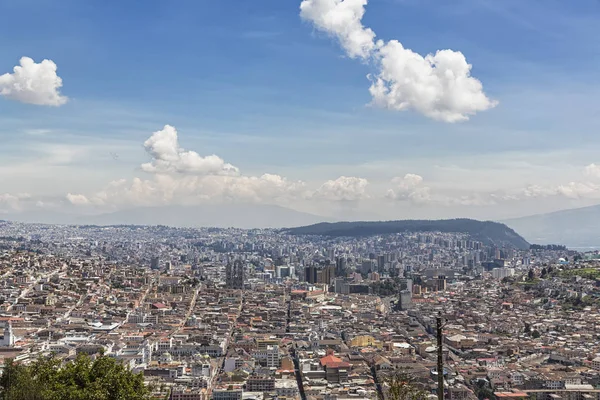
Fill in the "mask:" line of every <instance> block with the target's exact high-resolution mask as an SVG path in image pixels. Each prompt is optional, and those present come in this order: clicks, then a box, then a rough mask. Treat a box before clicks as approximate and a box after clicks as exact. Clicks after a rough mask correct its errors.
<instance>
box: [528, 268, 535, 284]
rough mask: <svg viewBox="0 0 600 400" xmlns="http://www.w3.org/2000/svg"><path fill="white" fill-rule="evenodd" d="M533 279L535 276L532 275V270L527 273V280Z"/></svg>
mask: <svg viewBox="0 0 600 400" xmlns="http://www.w3.org/2000/svg"><path fill="white" fill-rule="evenodd" d="M534 277H535V275H534V273H533V269H530V270H529V272H528V273H527V280H528V281H532V280H533V278H534Z"/></svg>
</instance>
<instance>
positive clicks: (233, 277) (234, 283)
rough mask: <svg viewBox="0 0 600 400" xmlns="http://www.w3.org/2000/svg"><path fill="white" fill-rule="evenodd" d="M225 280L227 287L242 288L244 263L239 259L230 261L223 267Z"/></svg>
mask: <svg viewBox="0 0 600 400" xmlns="http://www.w3.org/2000/svg"><path fill="white" fill-rule="evenodd" d="M225 281H226V285H227V287H228V288H229V289H243V288H244V264H243V263H242V261H241V260H235V261H234V262H233V264H232V263H231V262H230V263H228V264H227V266H226V267H225Z"/></svg>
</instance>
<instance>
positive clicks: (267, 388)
mask: <svg viewBox="0 0 600 400" xmlns="http://www.w3.org/2000/svg"><path fill="white" fill-rule="evenodd" d="M246 391H248V392H272V391H275V378H274V377H271V376H263V375H253V376H251V377H250V378H248V380H247V381H246Z"/></svg>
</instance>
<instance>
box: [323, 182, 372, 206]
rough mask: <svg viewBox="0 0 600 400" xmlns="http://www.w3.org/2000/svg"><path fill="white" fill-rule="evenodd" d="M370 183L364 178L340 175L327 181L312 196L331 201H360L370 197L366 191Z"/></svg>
mask: <svg viewBox="0 0 600 400" xmlns="http://www.w3.org/2000/svg"><path fill="white" fill-rule="evenodd" d="M368 184H369V182H368V181H367V180H366V179H364V178H357V177H354V176H340V177H339V178H337V179H335V180H329V181H327V182H325V183H324V184H323V185H321V187H320V188H319V189H317V190H316V191H315V192H314V193H313V196H312V197H315V198H318V199H323V200H329V201H358V200H362V199H366V198H368V197H369V196H368V194H367V191H366V188H367V185H368Z"/></svg>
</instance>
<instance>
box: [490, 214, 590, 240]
mask: <svg viewBox="0 0 600 400" xmlns="http://www.w3.org/2000/svg"><path fill="white" fill-rule="evenodd" d="M502 222H503V223H505V224H506V225H508V226H510V227H511V228H513V229H515V230H517V231H518V232H519V233H521V234H522V235H523V236H524V237H525V238H526V239H527V240H529V241H530V242H532V243H556V244H564V245H566V246H567V247H570V248H585V247H589V248H600V228H599V227H600V206H590V207H583V208H575V209H570V210H561V211H556V212H552V213H548V214H538V215H532V216H528V217H522V218H515V219H510V220H506V221H502Z"/></svg>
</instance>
